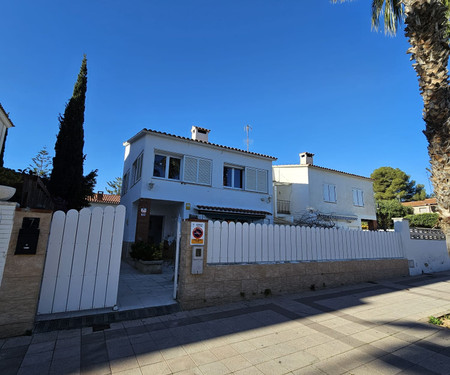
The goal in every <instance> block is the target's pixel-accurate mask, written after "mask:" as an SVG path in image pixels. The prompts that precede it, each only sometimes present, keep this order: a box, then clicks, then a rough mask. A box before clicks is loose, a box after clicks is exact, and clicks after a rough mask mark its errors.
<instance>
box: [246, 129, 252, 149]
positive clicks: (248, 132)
mask: <svg viewBox="0 0 450 375" xmlns="http://www.w3.org/2000/svg"><path fill="white" fill-rule="evenodd" d="M244 130H245V133H246V134H247V141H246V143H247V152H248V145H249V144H250V139H249V138H248V136H249V134H250V130H252V127H251V126H250V125H245V127H244Z"/></svg>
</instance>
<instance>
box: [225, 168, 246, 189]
mask: <svg viewBox="0 0 450 375" xmlns="http://www.w3.org/2000/svg"><path fill="white" fill-rule="evenodd" d="M225 168H229V169H231V170H232V172H231V186H229V185H225ZM234 171H240V172H241V184H240V185H241V186H240V187H236V186H234V181H235V173H234ZM245 175H246V173H245V167H241V166H238V165H231V164H224V165H223V181H222V184H223V187H224V188H227V189H233V190H245Z"/></svg>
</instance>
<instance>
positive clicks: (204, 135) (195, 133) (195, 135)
mask: <svg viewBox="0 0 450 375" xmlns="http://www.w3.org/2000/svg"><path fill="white" fill-rule="evenodd" d="M209 132H210V130H208V129H205V128H201V127H199V126H193V127H192V128H191V133H192V137H191V138H192V139H193V140H195V141H202V142H208V133H209Z"/></svg>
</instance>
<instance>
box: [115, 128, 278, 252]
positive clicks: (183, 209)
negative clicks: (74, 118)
mask: <svg viewBox="0 0 450 375" xmlns="http://www.w3.org/2000/svg"><path fill="white" fill-rule="evenodd" d="M209 132H210V131H209V130H208V129H204V128H200V127H196V126H193V127H192V129H191V138H187V137H181V136H177V135H172V134H167V133H163V132H159V131H155V130H149V129H144V130H142V131H140V132H139V133H137V134H136V135H135V136H134V137H132V138H131V139H129V140H128V141H127V142H125V143H124V146H125V161H124V173H123V180H122V197H121V200H120V201H121V204H123V205H125V207H126V208H127V213H126V221H125V234H124V241H125V242H126V243H132V242H135V241H148V242H153V243H159V242H161V241H163V240H168V241H171V240H173V239H174V238H175V235H176V224H177V218H178V217H181V218H182V219H187V218H197V219H213V220H231V221H241V222H259V223H272V221H273V216H272V207H273V203H272V191H273V190H272V161H274V160H276V158H274V157H272V156H267V155H263V154H258V153H254V152H248V151H244V150H240V149H237V148H233V147H227V146H222V145H218V144H215V143H211V142H210V141H209V140H208V136H209Z"/></svg>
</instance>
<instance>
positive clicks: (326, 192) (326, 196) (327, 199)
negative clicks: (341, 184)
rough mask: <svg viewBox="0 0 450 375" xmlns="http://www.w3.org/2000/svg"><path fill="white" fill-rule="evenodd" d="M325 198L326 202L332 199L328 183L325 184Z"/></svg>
mask: <svg viewBox="0 0 450 375" xmlns="http://www.w3.org/2000/svg"><path fill="white" fill-rule="evenodd" d="M323 200H324V201H325V202H329V201H330V193H329V191H328V184H323Z"/></svg>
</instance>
